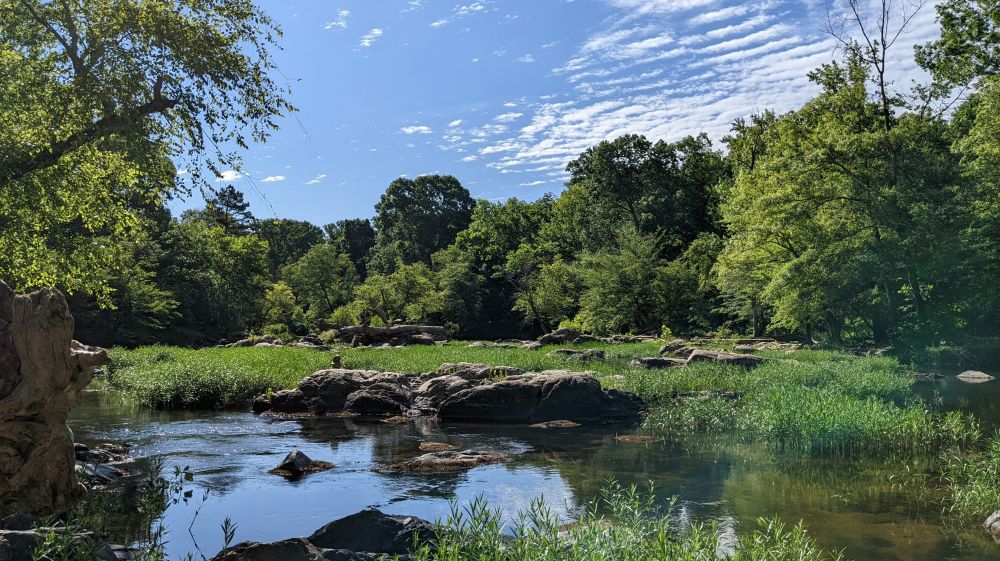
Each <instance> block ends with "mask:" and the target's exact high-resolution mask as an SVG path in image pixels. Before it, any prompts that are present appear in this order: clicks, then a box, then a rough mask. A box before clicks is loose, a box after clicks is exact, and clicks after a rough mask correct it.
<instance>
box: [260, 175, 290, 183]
mask: <svg viewBox="0 0 1000 561" xmlns="http://www.w3.org/2000/svg"><path fill="white" fill-rule="evenodd" d="M284 180H285V176H284V175H269V176H267V177H265V178H264V179H261V180H260V182H261V183H277V182H279V181H284Z"/></svg>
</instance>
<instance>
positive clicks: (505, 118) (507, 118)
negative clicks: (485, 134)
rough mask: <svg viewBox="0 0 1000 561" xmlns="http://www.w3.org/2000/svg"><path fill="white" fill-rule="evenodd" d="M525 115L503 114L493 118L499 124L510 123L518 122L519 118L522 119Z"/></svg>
mask: <svg viewBox="0 0 1000 561" xmlns="http://www.w3.org/2000/svg"><path fill="white" fill-rule="evenodd" d="M523 115H524V113H513V112H512V113H501V114H499V115H497V116H496V117H493V120H494V121H496V122H498V123H509V122H511V121H516V120H517V119H518V118H519V117H521V116H523Z"/></svg>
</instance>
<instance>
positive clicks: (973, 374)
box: [955, 370, 995, 384]
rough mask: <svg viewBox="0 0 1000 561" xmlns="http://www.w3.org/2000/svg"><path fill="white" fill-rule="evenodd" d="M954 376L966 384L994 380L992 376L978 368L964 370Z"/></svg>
mask: <svg viewBox="0 0 1000 561" xmlns="http://www.w3.org/2000/svg"><path fill="white" fill-rule="evenodd" d="M955 377H956V378H958V379H959V380H961V381H963V382H965V383H967V384H983V383H986V382H991V381H993V380H995V378H994V377H993V376H990V375H989V374H987V373H985V372H979V371H978V370H966V371H965V372H962V373H961V374H959V375H958V376H955Z"/></svg>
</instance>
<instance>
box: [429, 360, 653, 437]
mask: <svg viewBox="0 0 1000 561" xmlns="http://www.w3.org/2000/svg"><path fill="white" fill-rule="evenodd" d="M641 409H642V402H641V400H639V398H638V397H636V396H634V395H632V394H630V393H626V392H621V391H618V390H613V389H611V390H602V389H601V384H600V382H598V381H597V379H596V378H594V377H593V376H592V375H590V374H587V373H577V372H565V371H547V372H542V373H539V374H535V375H525V376H520V377H514V378H508V379H506V380H502V381H499V382H493V383H486V384H482V385H479V386H474V387H472V388H469V389H466V390H462V391H460V392H458V393H457V394H455V395H452V396H450V397H449V398H448V399H446V400H445V401H444V402H443V403H442V404H441V407H440V409H439V410H438V417H439V418H440V419H442V420H447V421H473V422H475V421H487V422H494V423H527V424H534V423H541V422H545V421H555V420H562V419H565V420H568V421H573V422H577V423H606V422H630V421H636V420H638V418H639V414H640V411H641Z"/></svg>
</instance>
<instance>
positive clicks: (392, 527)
mask: <svg viewBox="0 0 1000 561" xmlns="http://www.w3.org/2000/svg"><path fill="white" fill-rule="evenodd" d="M434 531H435V530H434V526H433V525H432V524H431V523H430V522H427V521H425V520H421V519H419V518H414V517H411V516H390V515H388V514H383V513H382V512H380V511H378V510H375V509H368V510H363V511H361V512H359V513H357V514H352V515H351V516H348V517H346V518H341V519H340V520H335V521H333V522H331V523H329V524H327V525H326V526H323V527H322V528H320V529H319V530H316V532H315V533H313V535H311V536H309V537H307V538H291V539H287V540H282V541H279V542H274V543H269V544H262V543H256V542H243V543H241V544H238V545H235V546H233V547H231V548H229V549H227V550H224V551H222V552H220V553H219V554H218V555H216V556H215V557H214V558H212V561H376V560H380V559H390V558H394V557H395V556H399V557H398V559H400V560H401V561H403V560H407V559H410V556H409V555H407V553H408V552H409V551H410V550H411V549H412V548H413V545H414V541H415V540H419V541H420V542H421V543H433V541H434V538H435V533H434Z"/></svg>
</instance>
